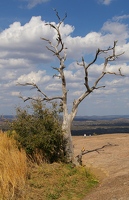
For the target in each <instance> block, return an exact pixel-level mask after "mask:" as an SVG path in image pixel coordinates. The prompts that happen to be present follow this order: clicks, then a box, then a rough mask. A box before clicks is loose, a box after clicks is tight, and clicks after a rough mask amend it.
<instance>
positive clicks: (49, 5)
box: [0, 0, 129, 115]
mask: <svg viewBox="0 0 129 200" xmlns="http://www.w3.org/2000/svg"><path fill="white" fill-rule="evenodd" d="M53 8H56V9H57V10H58V12H59V15H60V17H62V18H63V17H64V14H65V12H67V15H68V16H67V18H66V20H65V23H64V24H63V25H62V27H61V33H62V37H63V41H64V42H65V44H66V46H67V47H68V50H67V61H66V65H67V67H66V69H65V74H66V79H67V88H68V90H69V93H68V97H69V101H68V106H69V111H70V109H71V105H72V102H73V100H74V99H76V98H77V97H78V96H79V95H81V94H82V92H83V91H84V89H85V88H84V71H83V69H82V68H79V67H78V66H77V64H76V61H77V60H78V61H80V60H81V57H82V56H84V58H85V62H86V63H88V62H90V61H91V60H92V59H93V58H94V54H95V52H96V50H97V49H98V48H101V49H104V48H108V47H109V46H112V45H113V42H114V40H118V44H117V52H123V51H125V54H124V55H122V56H121V57H120V58H119V59H118V60H117V61H116V62H112V63H110V64H109V67H110V70H111V71H117V69H118V68H120V67H121V70H122V73H123V74H125V77H117V76H114V75H113V76H109V75H108V76H106V77H105V78H104V79H103V80H102V81H101V85H106V88H105V89H100V90H96V91H95V92H94V93H93V94H91V95H90V96H89V97H88V98H86V99H85V100H84V101H83V102H82V104H81V105H80V106H79V109H78V113H77V114H78V115H111V114H122V115H124V114H129V54H128V51H129V9H128V8H129V1H128V0H69V1H68V0H64V1H61V0H1V1H0V115H2V114H15V107H16V106H19V105H21V106H24V105H25V104H24V103H23V102H22V100H21V99H19V98H18V96H19V95H20V94H22V95H23V96H25V97H26V96H28V95H29V96H30V95H32V96H35V95H37V93H36V92H35V91H34V90H30V89H29V88H25V87H21V86H16V84H17V82H21V83H24V82H31V81H33V82H35V83H36V84H37V85H39V86H40V88H41V89H42V90H43V91H44V92H45V93H46V94H47V95H48V96H49V95H50V96H54V95H58V94H59V93H60V82H59V80H57V79H53V78H52V74H54V73H55V72H54V71H53V70H52V68H51V67H50V66H58V62H57V60H56V58H54V57H53V56H52V55H51V53H50V52H49V51H47V50H46V47H45V45H46V44H45V43H44V42H43V41H42V40H41V39H40V38H41V37H45V38H49V39H50V40H51V41H53V38H54V36H55V33H54V32H53V31H52V30H50V29H49V27H48V26H45V23H46V22H55V23H57V22H58V20H57V18H56V16H55V13H54V12H53ZM103 61H104V59H103V57H102V56H101V59H99V60H98V62H97V63H96V64H94V65H93V66H92V67H91V70H90V77H89V80H90V82H91V84H92V83H93V81H95V80H96V78H97V77H98V76H99V74H100V73H101V70H102V66H103Z"/></svg>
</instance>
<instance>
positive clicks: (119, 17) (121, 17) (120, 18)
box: [112, 15, 129, 21]
mask: <svg viewBox="0 0 129 200" xmlns="http://www.w3.org/2000/svg"><path fill="white" fill-rule="evenodd" d="M128 18H129V15H120V16H114V17H113V18H112V19H113V20H114V21H122V20H124V19H128Z"/></svg>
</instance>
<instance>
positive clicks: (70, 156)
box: [62, 114, 74, 162]
mask: <svg viewBox="0 0 129 200" xmlns="http://www.w3.org/2000/svg"><path fill="white" fill-rule="evenodd" d="M71 126H72V120H71V117H70V115H68V114H67V115H65V116H64V118H63V123H62V131H63V135H64V140H65V141H66V146H65V152H66V157H67V162H73V161H74V149H73V143H72V136H71Z"/></svg>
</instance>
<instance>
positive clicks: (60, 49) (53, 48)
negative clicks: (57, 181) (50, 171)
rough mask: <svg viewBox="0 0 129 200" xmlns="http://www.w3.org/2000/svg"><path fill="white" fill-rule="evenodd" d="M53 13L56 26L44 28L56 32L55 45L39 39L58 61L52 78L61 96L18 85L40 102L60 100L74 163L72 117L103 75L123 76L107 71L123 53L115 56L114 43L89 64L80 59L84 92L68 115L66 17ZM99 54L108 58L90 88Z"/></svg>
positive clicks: (45, 39) (35, 86)
mask: <svg viewBox="0 0 129 200" xmlns="http://www.w3.org/2000/svg"><path fill="white" fill-rule="evenodd" d="M55 13H56V16H57V18H58V20H59V22H58V24H57V25H55V24H53V23H47V24H46V26H50V27H51V28H52V29H54V30H55V31H56V34H57V37H56V45H55V44H53V43H52V41H51V40H49V39H47V38H41V39H42V40H43V41H45V42H47V43H48V45H47V46H46V48H47V49H48V51H50V52H52V53H53V55H54V56H56V57H57V59H58V61H59V66H57V67H53V69H54V70H55V71H56V72H57V74H56V75H54V76H56V77H59V78H60V80H61V85H62V95H61V96H53V97H49V96H47V94H45V93H44V92H43V91H42V90H41V89H40V88H39V87H38V85H36V84H35V83H25V84H20V85H24V86H27V85H29V86H32V87H33V88H35V89H37V91H38V92H39V93H40V94H42V96H43V98H42V101H46V102H50V101H53V100H60V102H61V104H60V105H61V107H62V111H63V122H62V131H63V134H64V139H66V140H67V145H66V152H67V161H68V162H73V163H75V162H76V161H75V157H74V148H73V143H72V137H71V125H72V122H73V119H74V117H75V116H76V113H77V109H78V106H79V104H80V103H81V102H82V101H83V100H84V99H85V98H86V97H87V96H89V95H90V94H91V93H92V92H93V91H94V90H98V89H100V88H104V87H105V85H102V86H98V83H99V82H100V80H101V79H102V78H103V77H104V76H105V75H108V74H109V75H112V74H114V75H120V76H123V75H122V73H121V69H118V71H117V72H111V71H108V70H107V64H108V63H109V62H112V61H115V60H116V59H117V58H118V57H119V56H121V55H122V54H123V53H124V52H122V53H120V54H116V44H117V41H114V44H113V46H112V47H109V48H107V49H98V50H97V51H96V54H95V57H94V59H93V60H92V61H91V62H90V63H89V64H86V62H85V60H84V57H82V60H81V62H77V64H78V65H80V66H82V67H83V68H84V87H85V92H84V93H82V94H81V95H80V96H79V97H78V98H77V99H75V100H74V101H73V105H72V109H71V112H70V113H68V99H67V94H68V90H67V81H66V77H65V74H64V69H65V68H66V65H65V61H66V59H67V47H66V46H65V44H64V42H63V39H62V35H61V31H60V27H61V24H62V23H64V20H65V18H66V17H67V15H65V17H64V18H63V19H62V20H61V19H60V17H59V15H58V12H57V11H56V10H55ZM109 52H110V55H109ZM100 54H105V55H106V54H107V55H108V56H107V57H106V58H105V60H104V64H103V70H102V72H101V74H100V76H99V77H98V78H97V79H96V81H95V82H94V84H93V85H92V86H90V85H89V68H90V67H91V65H93V64H94V63H95V62H96V61H97V59H98V56H99V55H100ZM30 99H31V100H34V99H33V98H32V97H28V98H26V99H24V101H27V100H30Z"/></svg>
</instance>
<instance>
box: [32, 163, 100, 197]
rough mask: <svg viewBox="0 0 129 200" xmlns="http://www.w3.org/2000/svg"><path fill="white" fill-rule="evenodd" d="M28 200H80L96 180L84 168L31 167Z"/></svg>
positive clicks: (43, 165)
mask: <svg viewBox="0 0 129 200" xmlns="http://www.w3.org/2000/svg"><path fill="white" fill-rule="evenodd" d="M30 170H31V174H30V179H29V180H28V185H29V188H28V191H30V192H31V193H29V192H28V194H29V196H28V199H31V200H34V199H36V200H54V199H57V200H69V199H70V200H82V198H83V197H84V196H85V195H86V193H88V192H89V191H90V190H91V189H92V188H93V187H95V186H96V185H97V184H98V180H97V179H96V178H95V177H94V176H93V175H92V174H91V172H90V171H89V170H88V169H86V168H85V167H73V166H72V165H71V164H62V163H53V164H46V163H44V164H42V165H41V166H36V165H34V166H33V167H31V169H30Z"/></svg>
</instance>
